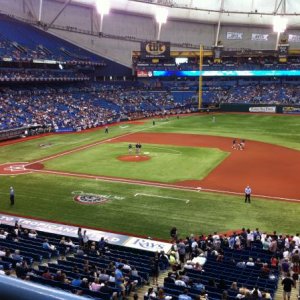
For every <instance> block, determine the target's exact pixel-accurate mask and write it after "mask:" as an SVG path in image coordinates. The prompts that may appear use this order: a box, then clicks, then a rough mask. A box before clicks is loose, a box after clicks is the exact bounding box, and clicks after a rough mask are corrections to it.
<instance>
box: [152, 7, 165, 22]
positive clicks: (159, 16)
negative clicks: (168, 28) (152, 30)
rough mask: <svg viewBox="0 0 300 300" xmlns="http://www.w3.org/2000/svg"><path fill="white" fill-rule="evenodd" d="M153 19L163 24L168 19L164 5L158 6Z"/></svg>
mask: <svg viewBox="0 0 300 300" xmlns="http://www.w3.org/2000/svg"><path fill="white" fill-rule="evenodd" d="M155 19H156V22H157V23H161V24H165V23H167V19H168V10H167V9H166V8H164V7H158V8H157V9H156V11H155Z"/></svg>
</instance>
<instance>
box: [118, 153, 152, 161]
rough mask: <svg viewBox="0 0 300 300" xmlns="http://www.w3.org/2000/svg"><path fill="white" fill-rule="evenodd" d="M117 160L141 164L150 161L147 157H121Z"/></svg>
mask: <svg viewBox="0 0 300 300" xmlns="http://www.w3.org/2000/svg"><path fill="white" fill-rule="evenodd" d="M117 158H118V160H121V161H126V162H141V161H146V160H149V159H151V157H150V156H148V155H121V156H118V157H117Z"/></svg>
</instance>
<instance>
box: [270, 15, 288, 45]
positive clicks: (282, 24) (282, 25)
mask: <svg viewBox="0 0 300 300" xmlns="http://www.w3.org/2000/svg"><path fill="white" fill-rule="evenodd" d="M286 27H287V19H286V18H284V17H283V16H275V17H274V20H273V31H274V32H276V33H277V39H276V46H275V50H277V49H278V45H279V40H280V34H281V33H283V32H285V30H286Z"/></svg>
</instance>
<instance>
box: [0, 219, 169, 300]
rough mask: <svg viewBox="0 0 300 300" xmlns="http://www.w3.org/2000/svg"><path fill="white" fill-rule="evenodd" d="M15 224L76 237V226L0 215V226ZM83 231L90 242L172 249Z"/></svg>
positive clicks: (89, 229) (134, 238) (134, 239)
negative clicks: (103, 240)
mask: <svg viewBox="0 0 300 300" xmlns="http://www.w3.org/2000/svg"><path fill="white" fill-rule="evenodd" d="M15 222H18V224H19V225H22V227H23V228H27V229H34V230H40V231H43V232H48V233H54V234H58V235H63V236H68V237H71V238H77V237H78V234H77V231H78V227H77V226H72V225H66V224H59V223H53V222H48V221H43V220H36V219H34V220H33V219H29V218H23V217H15V216H11V215H6V214H0V224H6V225H10V226H14V224H15ZM84 230H86V231H87V235H88V236H89V239H90V241H96V242H98V241H99V240H100V239H101V238H102V237H103V238H104V239H105V240H106V241H107V242H108V243H109V244H114V245H119V246H124V247H130V248H134V249H142V250H146V251H151V252H156V251H162V250H163V251H165V252H166V253H168V252H169V251H170V249H171V247H172V244H170V243H165V242H161V241H155V240H152V239H149V238H141V237H134V236H128V235H123V234H118V233H112V232H105V231H101V230H96V229H91V228H84V227H83V228H82V231H84ZM1 299H2V298H1Z"/></svg>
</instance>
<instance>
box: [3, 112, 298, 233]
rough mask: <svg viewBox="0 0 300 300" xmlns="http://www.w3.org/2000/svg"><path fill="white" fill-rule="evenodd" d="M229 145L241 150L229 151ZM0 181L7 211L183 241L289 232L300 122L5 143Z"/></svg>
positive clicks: (133, 125) (256, 119) (280, 119)
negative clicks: (241, 232)
mask: <svg viewBox="0 0 300 300" xmlns="http://www.w3.org/2000/svg"><path fill="white" fill-rule="evenodd" d="M234 139H236V140H237V141H240V140H243V139H244V140H245V141H246V142H245V149H244V150H236V149H233V148H232V142H233V140H234ZM136 143H140V144H141V145H142V148H141V151H140V153H136V148H135V145H136ZM129 144H132V146H133V147H132V151H129V148H128V145H129ZM0 173H1V175H2V176H1V177H0V180H1V182H0V211H1V212H3V213H10V214H14V215H20V216H27V217H33V218H38V219H43V220H52V221H57V222H62V223H68V224H74V225H82V226H90V227H95V228H99V229H103V230H107V231H116V232H123V233H129V234H132V235H142V236H151V237H155V238H161V239H168V236H169V230H170V228H171V227H173V226H176V227H177V228H178V230H179V233H180V235H181V236H185V235H189V234H191V233H194V234H200V233H211V232H214V231H218V232H226V231H231V230H238V229H240V228H242V227H247V228H248V227H250V228H254V227H259V228H260V229H261V230H262V231H273V230H277V232H281V233H290V234H295V233H296V232H298V231H299V214H300V189H299V178H300V176H299V174H300V117H299V116H284V115H258V114H216V115H215V121H214V122H213V120H212V115H210V114H203V115H199V114H196V115H191V116H181V117H180V118H179V119H177V118H176V117H173V118H169V119H157V120H156V125H154V126H153V124H152V120H142V121H136V122H127V123H120V124H116V125H113V126H110V127H109V132H108V133H105V132H104V129H103V128H98V129H94V130H88V131H85V132H81V133H72V134H50V135H45V136H41V137H38V138H37V137H34V138H27V139H23V140H18V141H11V142H5V143H2V144H0ZM247 185H250V186H251V188H252V202H251V204H245V203H244V192H243V191H244V188H245V186H247ZM10 186H13V187H14V189H15V198H16V200H15V201H16V202H15V205H14V206H13V207H11V206H10V203H9V187H10Z"/></svg>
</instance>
